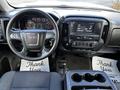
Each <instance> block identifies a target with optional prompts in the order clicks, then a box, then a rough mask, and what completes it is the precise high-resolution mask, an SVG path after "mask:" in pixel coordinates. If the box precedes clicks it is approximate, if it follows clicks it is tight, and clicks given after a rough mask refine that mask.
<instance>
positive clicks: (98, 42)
mask: <svg viewBox="0 0 120 90" xmlns="http://www.w3.org/2000/svg"><path fill="white" fill-rule="evenodd" d="M106 25H108V22H107V20H105V19H103V18H95V17H79V16H77V17H75V16H68V17H65V18H64V19H63V20H62V23H61V26H60V30H61V38H62V40H61V42H62V45H61V46H63V48H64V49H66V50H70V49H72V50H97V49H99V48H100V47H101V46H102V45H103V44H104V39H103V38H102V35H103V32H104V27H105V26H106Z"/></svg>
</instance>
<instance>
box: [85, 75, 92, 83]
mask: <svg viewBox="0 0 120 90" xmlns="http://www.w3.org/2000/svg"><path fill="white" fill-rule="evenodd" d="M84 79H85V80H86V81H88V82H92V81H94V76H93V75H91V74H90V73H86V74H85V75H84Z"/></svg>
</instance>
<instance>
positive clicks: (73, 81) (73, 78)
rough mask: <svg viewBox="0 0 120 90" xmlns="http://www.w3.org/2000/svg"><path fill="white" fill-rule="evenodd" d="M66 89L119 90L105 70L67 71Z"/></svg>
mask: <svg viewBox="0 0 120 90" xmlns="http://www.w3.org/2000/svg"><path fill="white" fill-rule="evenodd" d="M65 90H117V88H116V87H115V85H114V84H113V83H112V81H111V80H110V79H109V78H108V77H107V75H106V74H105V73H104V72H100V71H91V70H83V71H81V70H72V71H68V72H67V73H66V79H65Z"/></svg>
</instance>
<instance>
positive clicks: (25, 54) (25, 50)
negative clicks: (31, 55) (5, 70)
mask: <svg viewBox="0 0 120 90" xmlns="http://www.w3.org/2000/svg"><path fill="white" fill-rule="evenodd" d="M19 54H21V55H24V56H27V54H28V53H27V49H26V48H24V47H23V49H22V51H20V52H19Z"/></svg>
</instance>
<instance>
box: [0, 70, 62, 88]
mask: <svg viewBox="0 0 120 90" xmlns="http://www.w3.org/2000/svg"><path fill="white" fill-rule="evenodd" d="M61 81H62V80H61V76H60V75H59V74H58V73H54V72H29V71H27V72H26V71H25V72H15V71H11V72H7V73H6V74H4V75H3V76H2V77H1V80H0V90H62V85H61Z"/></svg>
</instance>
